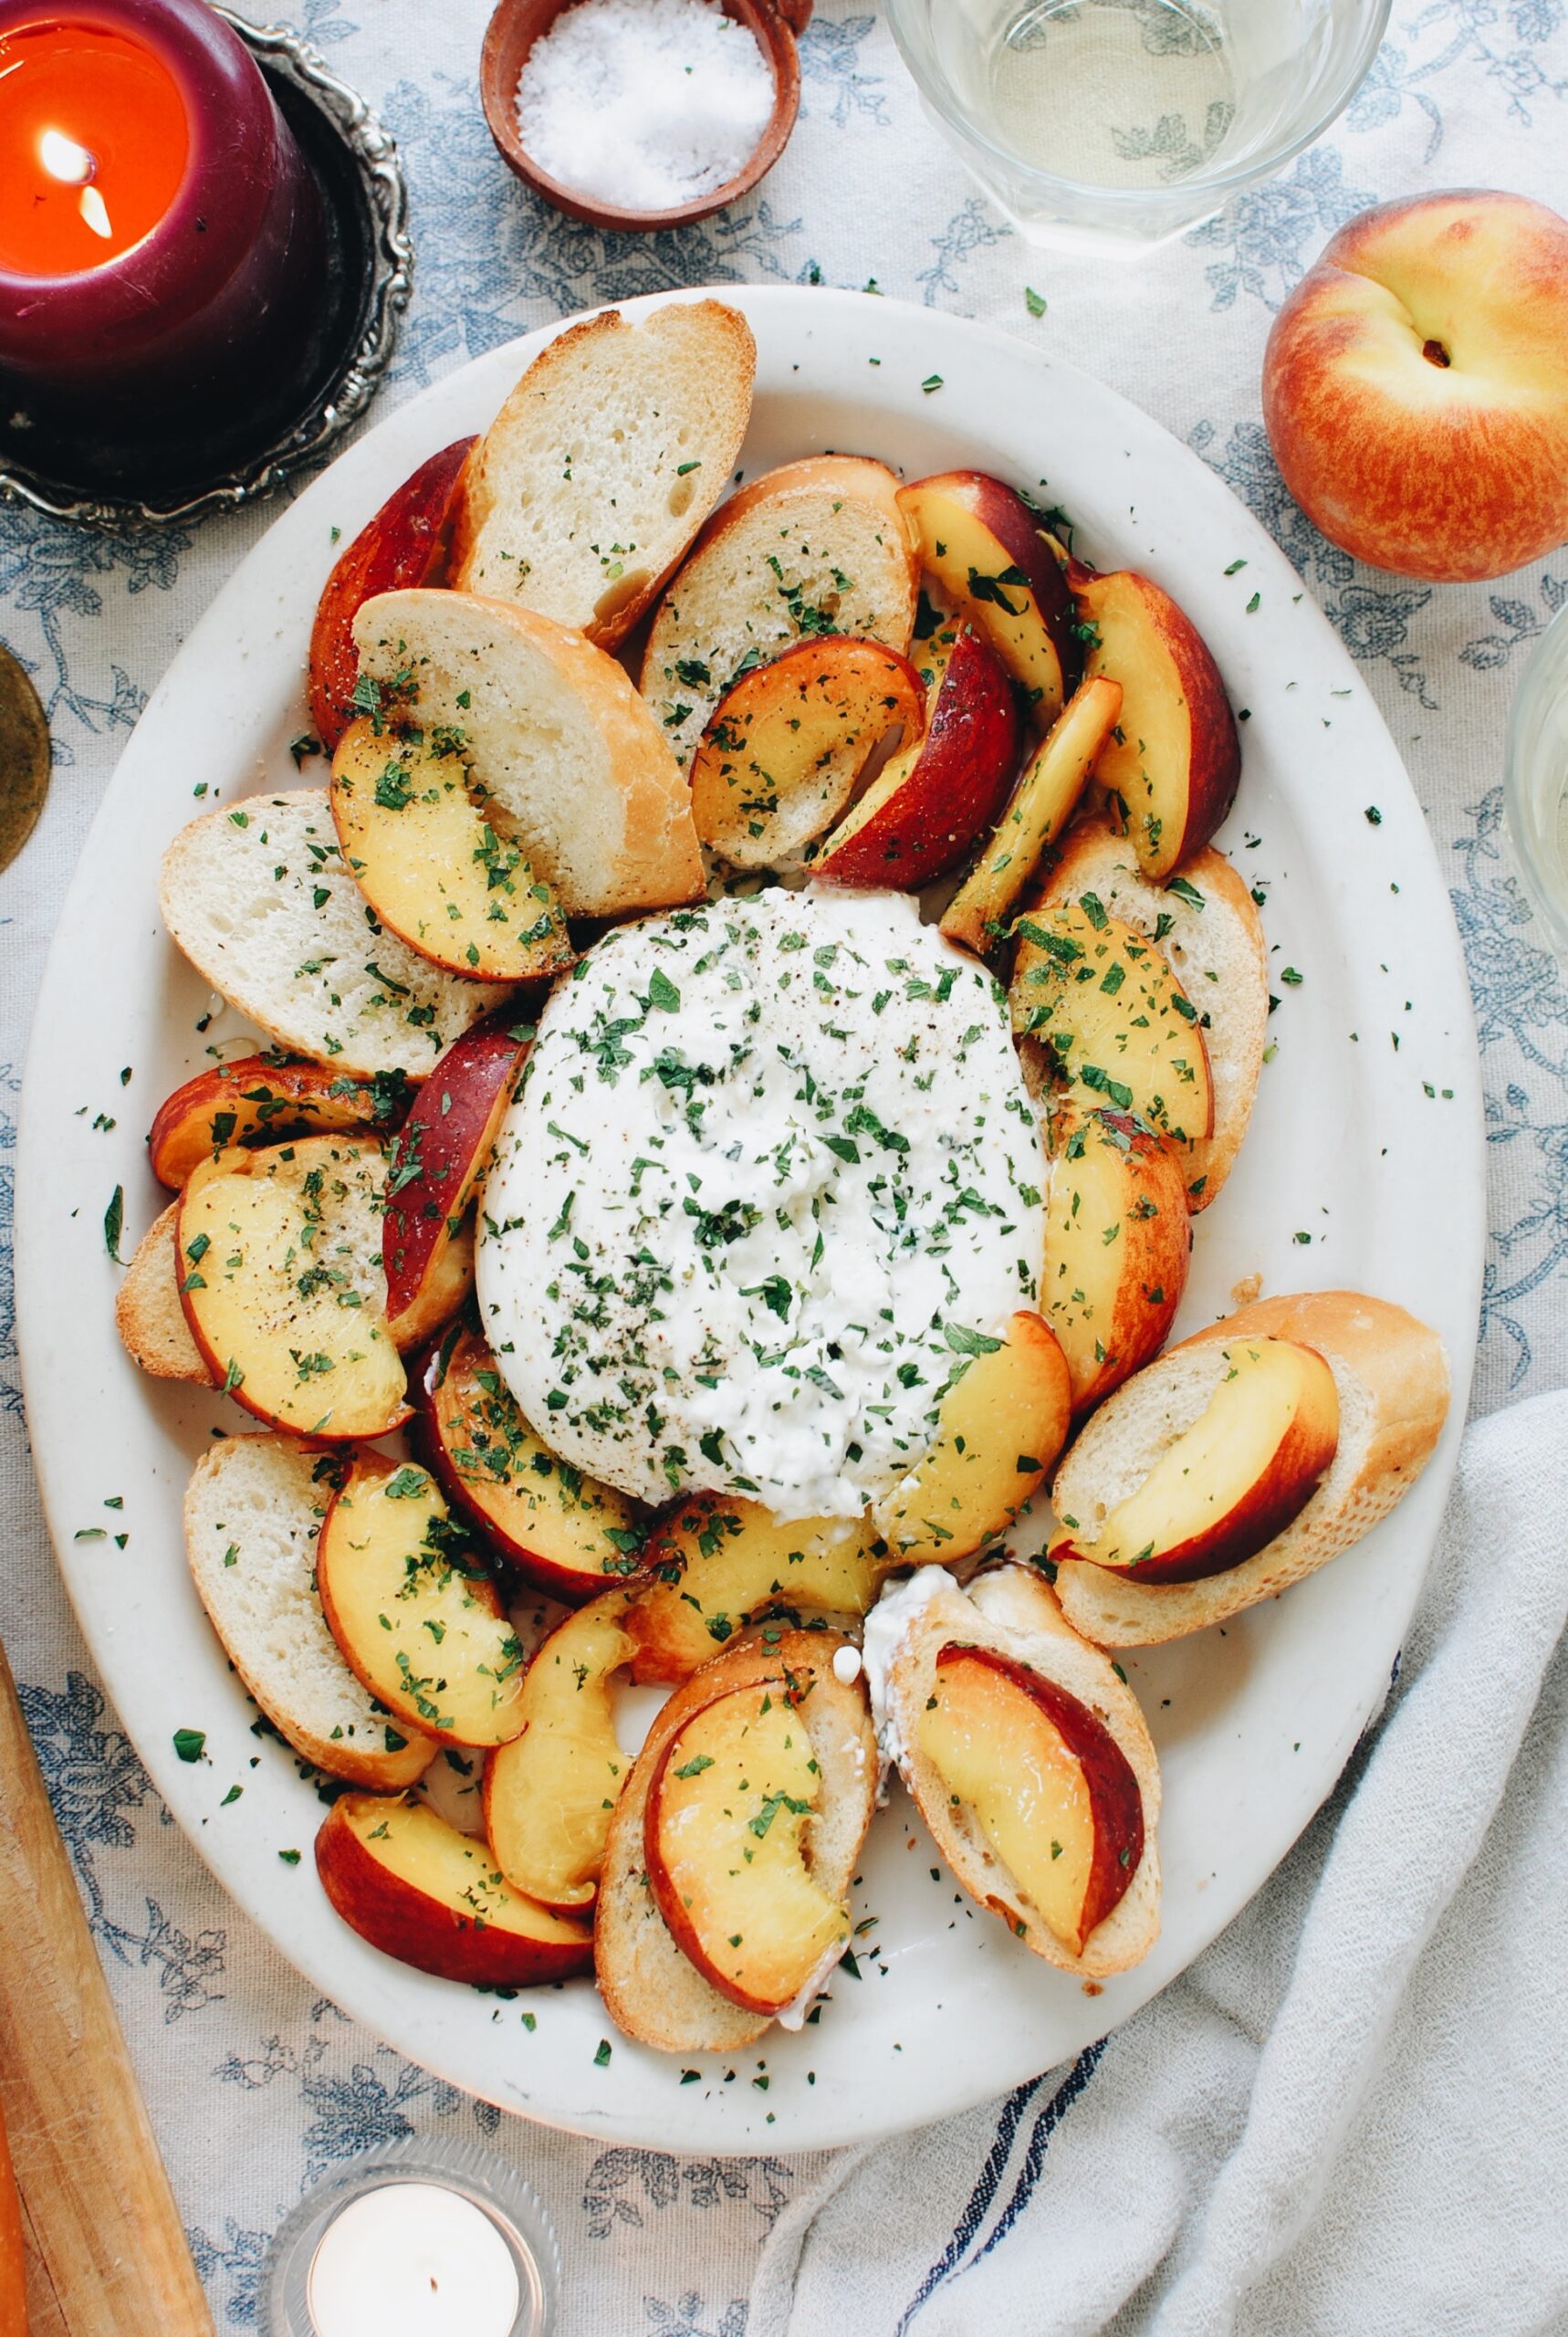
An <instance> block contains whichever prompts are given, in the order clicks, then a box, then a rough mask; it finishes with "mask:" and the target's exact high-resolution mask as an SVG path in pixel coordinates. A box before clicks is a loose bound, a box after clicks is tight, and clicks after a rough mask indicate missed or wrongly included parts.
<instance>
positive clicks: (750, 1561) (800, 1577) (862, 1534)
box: [625, 1493, 890, 1684]
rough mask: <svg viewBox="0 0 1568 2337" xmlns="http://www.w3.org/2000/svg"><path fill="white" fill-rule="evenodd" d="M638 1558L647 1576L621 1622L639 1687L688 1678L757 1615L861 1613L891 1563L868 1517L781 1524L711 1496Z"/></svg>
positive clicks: (681, 1510)
mask: <svg viewBox="0 0 1568 2337" xmlns="http://www.w3.org/2000/svg"><path fill="white" fill-rule="evenodd" d="M889 1563H890V1562H889V1559H888V1555H887V1552H886V1549H885V1547H884V1546H883V1542H882V1540H881V1538H880V1536H879V1535H878V1534H877V1532H876V1529H875V1528H874V1527H873V1525H872V1523H871V1521H870V1519H869V1518H860V1519H855V1520H850V1519H847V1518H842V1517H804V1518H795V1519H789V1520H785V1519H781V1518H778V1517H775V1516H774V1515H773V1514H772V1512H771V1511H770V1510H766V1509H764V1508H762V1506H761V1505H760V1504H758V1503H757V1502H751V1501H740V1500H733V1501H732V1500H728V1499H726V1498H724V1497H722V1496H720V1495H719V1494H716V1493H700V1494H697V1495H695V1497H694V1498H692V1499H689V1500H687V1501H684V1502H682V1503H681V1504H679V1506H678V1507H677V1508H675V1509H674V1510H672V1511H671V1512H670V1513H669V1514H668V1515H667V1516H665V1517H664V1518H663V1519H662V1520H661V1521H660V1524H659V1525H658V1526H657V1527H656V1528H655V1530H654V1532H653V1535H652V1536H651V1537H650V1539H649V1542H648V1546H647V1548H646V1549H645V1550H644V1552H643V1566H644V1568H645V1570H646V1572H647V1574H648V1575H649V1576H650V1577H652V1578H651V1580H650V1581H649V1582H648V1583H647V1586H646V1588H643V1589H642V1590H641V1591H640V1592H639V1595H638V1596H637V1598H635V1599H634V1600H633V1601H632V1605H631V1606H630V1608H629V1609H627V1613H626V1622H625V1628H626V1630H627V1632H628V1634H629V1635H630V1637H631V1640H632V1649H633V1653H632V1678H633V1679H634V1680H636V1681H637V1682H639V1684H642V1683H643V1682H650V1681H657V1680H671V1681H676V1680H685V1679H688V1678H689V1677H690V1675H691V1674H692V1673H693V1672H695V1671H696V1670H697V1669H698V1668H699V1667H700V1666H701V1665H702V1664H704V1663H706V1661H707V1660H708V1658H709V1657H710V1656H712V1655H716V1654H717V1652H718V1651H719V1649H720V1648H721V1647H724V1646H726V1645H727V1643H728V1642H729V1640H731V1639H732V1638H734V1636H735V1634H736V1633H737V1631H740V1630H744V1629H745V1627H746V1626H747V1624H749V1623H753V1622H756V1621H758V1620H760V1619H762V1618H764V1617H768V1616H774V1617H777V1616H784V1617H787V1618H789V1619H794V1618H795V1617H797V1616H799V1615H801V1614H815V1615H863V1614H865V1613H866V1612H867V1611H868V1609H870V1608H871V1607H872V1606H873V1603H874V1601H875V1598H876V1595H877V1592H878V1590H879V1589H880V1588H881V1586H882V1580H883V1576H884V1575H885V1573H886V1571H887V1568H888V1565H889Z"/></svg>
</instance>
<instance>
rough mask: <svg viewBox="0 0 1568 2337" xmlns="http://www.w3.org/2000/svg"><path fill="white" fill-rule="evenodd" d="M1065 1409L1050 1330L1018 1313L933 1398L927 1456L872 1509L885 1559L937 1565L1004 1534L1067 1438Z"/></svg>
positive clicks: (1067, 1388) (1067, 1379) (1060, 1359)
mask: <svg viewBox="0 0 1568 2337" xmlns="http://www.w3.org/2000/svg"><path fill="white" fill-rule="evenodd" d="M1071 1403H1072V1382H1071V1374H1070V1373H1069V1370H1068V1368H1067V1360H1066V1357H1064V1356H1063V1354H1062V1352H1061V1347H1060V1346H1059V1344H1058V1342H1057V1338H1056V1335H1055V1333H1054V1332H1053V1331H1052V1330H1051V1326H1050V1325H1049V1324H1048V1323H1046V1322H1045V1321H1044V1319H1043V1318H1042V1317H1041V1316H1040V1315H1035V1314H1031V1313H1030V1312H1029V1311H1028V1310H1027V1309H1021V1308H1020V1310H1019V1313H1018V1314H1016V1315H1012V1316H1011V1317H1010V1319H1009V1323H1008V1326H1007V1332H1006V1336H1005V1337H1004V1338H1002V1339H999V1340H998V1341H996V1342H995V1343H994V1344H992V1345H991V1346H989V1347H987V1348H986V1349H985V1350H984V1351H983V1352H982V1353H980V1354H978V1355H977V1356H975V1357H973V1358H972V1360H971V1361H970V1362H969V1364H968V1367H967V1369H966V1370H965V1371H964V1373H963V1375H962V1377H961V1378H958V1379H956V1380H955V1381H954V1383H953V1385H952V1387H951V1388H949V1389H948V1390H947V1393H946V1396H944V1398H943V1399H942V1404H941V1409H940V1410H939V1412H938V1414H937V1423H936V1439H935V1441H934V1442H933V1444H932V1446H931V1450H930V1451H928V1452H927V1453H925V1455H924V1457H923V1458H922V1459H921V1460H919V1461H917V1462H915V1465H914V1467H913V1468H912V1469H911V1471H910V1472H909V1474H908V1476H907V1477H905V1478H904V1482H903V1483H902V1484H900V1485H898V1486H896V1487H895V1488H894V1491H893V1493H890V1494H889V1495H888V1497H887V1498H886V1500H885V1501H883V1502H879V1503H878V1504H877V1511H876V1520H877V1524H878V1525H879V1526H880V1527H881V1529H882V1532H883V1534H884V1535H886V1537H887V1545H888V1549H889V1552H890V1554H891V1555H892V1556H893V1557H894V1559H895V1560H896V1561H897V1562H898V1563H899V1564H900V1565H902V1566H921V1565H925V1564H926V1563H928V1562H930V1561H933V1560H936V1561H939V1562H941V1563H943V1564H946V1563H948V1562H949V1561H952V1560H956V1559H958V1558H967V1557H972V1556H973V1555H974V1553H975V1552H976V1551H977V1550H978V1549H981V1548H983V1547H984V1546H985V1545H986V1544H987V1543H988V1542H994V1541H996V1540H997V1539H998V1536H999V1535H1003V1534H1005V1533H1006V1532H1007V1531H1008V1528H1009V1526H1010V1525H1012V1524H1013V1523H1014V1521H1015V1520H1016V1518H1017V1517H1018V1514H1019V1511H1020V1510H1021V1509H1022V1508H1023V1507H1024V1505H1025V1504H1026V1503H1027V1502H1028V1501H1029V1500H1030V1498H1031V1496H1032V1495H1033V1493H1034V1492H1035V1490H1036V1488H1037V1487H1038V1486H1039V1484H1040V1480H1041V1479H1042V1478H1043V1476H1044V1474H1045V1472H1046V1471H1047V1470H1048V1469H1049V1468H1050V1467H1051V1463H1052V1462H1053V1461H1054V1460H1055V1459H1056V1456H1057V1454H1058V1453H1059V1452H1060V1451H1061V1448H1062V1446H1063V1444H1065V1442H1066V1441H1067V1430H1068V1424H1069V1421H1070V1420H1071Z"/></svg>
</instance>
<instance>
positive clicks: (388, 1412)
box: [174, 1136, 408, 1440]
mask: <svg viewBox="0 0 1568 2337" xmlns="http://www.w3.org/2000/svg"><path fill="white" fill-rule="evenodd" d="M384 1174H385V1160H384V1158H383V1155H382V1148H381V1146H380V1144H379V1143H378V1142H377V1141H376V1140H375V1138H374V1137H329V1136H315V1137H300V1138H299V1140H298V1143H295V1144H279V1145H271V1146H268V1147H267V1148H265V1149H262V1150H256V1151H249V1152H247V1151H245V1150H243V1149H235V1150H233V1151H229V1152H223V1153H219V1154H218V1155H217V1156H216V1158H214V1159H210V1160H204V1161H202V1162H201V1163H199V1164H198V1166H197V1167H196V1168H193V1170H192V1171H191V1174H190V1176H189V1177H188V1178H187V1179H186V1180H185V1185H184V1189H183V1191H182V1193H181V1196H180V1199H179V1201H178V1202H177V1204H176V1207H177V1209H178V1211H179V1214H178V1217H177V1219H176V1221H175V1230H174V1245H175V1263H176V1266H177V1269H178V1273H179V1277H180V1281H179V1290H180V1304H181V1305H182V1306H183V1308H184V1311H185V1320H186V1322H187V1324H188V1325H189V1326H190V1331H191V1336H192V1337H193V1339H194V1341H195V1343H196V1349H197V1352H198V1354H199V1355H200V1356H201V1358H202V1360H203V1362H204V1364H205V1365H206V1367H207V1369H208V1370H209V1371H210V1372H211V1374H212V1375H213V1384H214V1387H218V1388H221V1389H223V1392H224V1393H225V1395H228V1396H233V1397H234V1399H235V1402H236V1403H238V1404H240V1405H242V1406H243V1407H244V1409H245V1410H246V1411H248V1412H254V1413H255V1415H256V1419H257V1420H265V1421H266V1422H267V1426H268V1427H269V1428H282V1429H289V1430H293V1431H294V1433H295V1434H296V1435H298V1436H319V1437H322V1438H327V1439H334V1440H335V1439H340V1438H343V1437H370V1436H384V1435H385V1434H386V1433H387V1431H388V1430H390V1429H394V1428H399V1427H401V1426H402V1422H403V1421H404V1420H406V1419H407V1417H408V1406H407V1404H406V1403H405V1401H404V1396H405V1393H406V1389H407V1385H408V1383H407V1378H406V1375H405V1373H404V1370H403V1364H402V1356H401V1355H400V1353H399V1352H398V1348H397V1346H396V1344H395V1341H394V1339H393V1337H392V1328H391V1326H390V1324H389V1323H388V1321H387V1316H386V1312H385V1308H384V1305H382V1292H381V1290H380V1289H379V1288H378V1287H377V1283H378V1280H379V1277H377V1276H376V1274H375V1270H374V1258H375V1252H374V1250H373V1248H371V1247H370V1242H373V1239H374V1211H375V1210H376V1209H377V1208H378V1207H379V1205H380V1200H381V1194H382V1181H383V1178H384Z"/></svg>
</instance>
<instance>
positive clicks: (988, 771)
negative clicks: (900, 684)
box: [811, 624, 1019, 892]
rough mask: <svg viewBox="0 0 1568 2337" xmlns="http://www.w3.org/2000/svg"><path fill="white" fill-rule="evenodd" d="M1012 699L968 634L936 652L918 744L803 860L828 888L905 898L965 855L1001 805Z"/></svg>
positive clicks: (989, 652)
mask: <svg viewBox="0 0 1568 2337" xmlns="http://www.w3.org/2000/svg"><path fill="white" fill-rule="evenodd" d="M1018 743H1019V722H1018V711H1017V707H1016V706H1015V703H1014V698H1013V692H1012V689H1011V686H1010V685H1009V681H1008V676H1007V674H1006V672H1005V671H1004V670H1003V667H1002V664H1001V660H1000V659H999V658H998V655H997V654H996V652H995V650H993V649H992V648H990V647H989V645H988V644H987V643H986V642H985V641H984V640H982V638H981V637H980V635H979V634H977V632H976V631H975V630H974V627H973V626H972V625H967V624H966V625H964V626H962V627H961V628H960V629H959V630H958V632H957V634H956V638H955V639H954V640H953V642H952V644H951V645H950V646H948V645H946V644H944V645H943V649H942V653H941V657H940V665H939V669H938V670H937V671H936V680H935V684H934V686H933V689H932V695H931V718H930V722H929V725H928V727H927V728H926V730H925V736H924V737H923V738H919V739H915V740H913V741H912V742H906V743H905V744H904V745H903V746H901V747H900V748H899V749H898V750H897V751H896V752H895V753H894V755H893V757H892V758H891V759H890V760H889V761H887V762H886V763H884V764H883V768H882V770H880V771H878V773H877V775H876V777H875V778H874V779H873V781H872V782H871V785H870V786H869V787H868V788H867V789H866V791H865V793H864V794H863V795H862V797H861V798H860V800H859V802H856V803H854V804H852V806H851V808H850V810H849V811H848V812H846V813H845V815H844V817H843V818H842V819H841V821H840V823H839V824H838V826H837V827H836V828H835V829H834V830H833V832H832V833H831V835H830V836H829V837H827V838H826V840H825V841H824V842H823V843H822V844H821V845H820V846H819V847H818V849H817V851H816V852H815V853H814V854H812V855H811V865H812V873H813V875H817V876H820V877H821V878H822V879H823V880H824V881H825V882H826V883H828V884H831V885H865V886H898V887H899V888H901V889H902V890H904V891H905V892H915V891H917V890H918V889H919V887H920V886H922V885H929V884H930V883H931V882H932V880H933V878H935V877H937V876H940V875H942V873H943V871H944V869H946V868H950V867H951V866H952V865H953V864H954V862H955V861H956V860H959V859H961V858H962V857H963V855H964V854H965V853H966V852H968V851H969V850H971V849H972V847H973V845H974V842H975V839H976V837H977V835H979V834H981V833H983V832H984V830H985V829H986V828H988V826H989V825H990V823H991V822H992V821H993V820H994V819H995V818H996V816H997V814H998V812H999V811H1000V810H1001V807H1002V805H1003V803H1004V802H1006V800H1007V794H1008V789H1009V784H1010V782H1011V780H1012V776H1013V769H1014V764H1015V761H1016V760H1017V755H1018Z"/></svg>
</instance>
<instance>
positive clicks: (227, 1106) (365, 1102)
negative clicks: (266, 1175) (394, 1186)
mask: <svg viewBox="0 0 1568 2337" xmlns="http://www.w3.org/2000/svg"><path fill="white" fill-rule="evenodd" d="M417 1093H418V1088H417V1085H416V1083H415V1082H414V1081H413V1080H411V1079H410V1078H409V1077H408V1076H407V1074H405V1073H403V1072H401V1071H396V1072H380V1073H377V1074H375V1075H374V1076H373V1077H369V1078H367V1077H366V1076H364V1075H363V1074H360V1073H350V1072H343V1071H334V1070H333V1069H332V1068H331V1066H330V1064H320V1063H306V1062H304V1061H299V1062H294V1061H291V1060H290V1059H289V1058H288V1057H287V1056H286V1055H285V1056H278V1057H276V1058H275V1057H274V1056H272V1055H269V1054H260V1055H240V1056H236V1058H235V1060H234V1061H233V1062H232V1063H225V1064H218V1065H217V1067H216V1068H215V1069H214V1070H212V1071H199V1072H198V1073H197V1074H196V1075H195V1077H194V1078H193V1079H188V1080H186V1082H185V1084H184V1085H183V1087H177V1088H176V1089H175V1090H174V1093H173V1094H172V1095H171V1096H169V1097H167V1098H166V1100H165V1101H164V1102H163V1103H162V1104H160V1106H158V1109H157V1111H156V1113H155V1114H154V1115H153V1120H152V1129H151V1131H150V1133H149V1135H148V1138H147V1147H148V1156H149V1161H150V1164H151V1167H152V1174H153V1175H154V1176H155V1177H156V1178H157V1179H158V1181H159V1183H160V1184H162V1185H167V1186H168V1187H169V1188H170V1189H171V1190H172V1191H173V1192H178V1191H179V1189H180V1188H181V1186H182V1185H183V1183H184V1181H185V1179H186V1178H187V1177H188V1176H189V1175H190V1173H191V1171H192V1169H193V1168H195V1167H196V1166H197V1165H198V1163H199V1162H201V1161H203V1160H210V1159H211V1158H212V1157H213V1155H214V1153H217V1152H226V1151H227V1150H228V1148H229V1147H230V1146H231V1145H236V1144H277V1142H278V1141H279V1140H280V1138H282V1137H290V1136H306V1135H319V1134H322V1133H325V1132H327V1131H330V1130H335V1129H353V1128H373V1129H377V1130H382V1129H390V1128H395V1127H400V1126H401V1125H402V1121H403V1119H404V1118H405V1117H406V1116H407V1113H408V1108H409V1106H410V1105H411V1104H412V1103H413V1099H414V1096H415V1095H416V1094H417Z"/></svg>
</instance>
